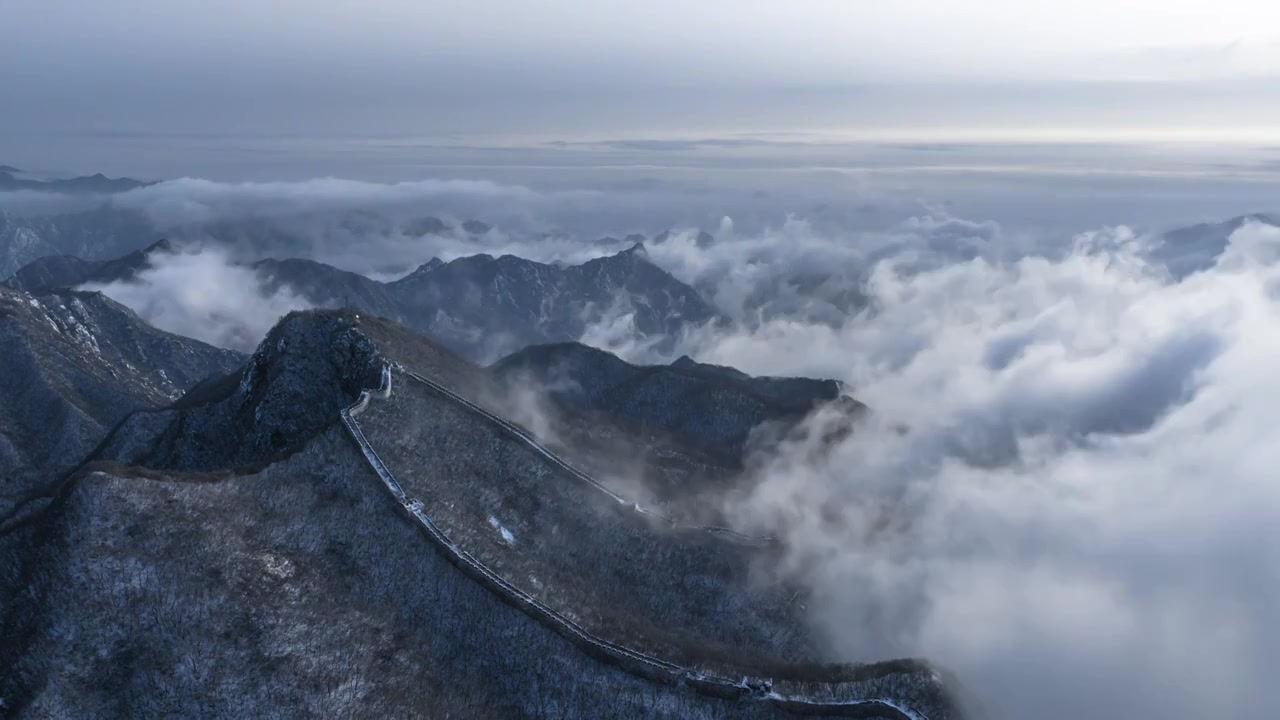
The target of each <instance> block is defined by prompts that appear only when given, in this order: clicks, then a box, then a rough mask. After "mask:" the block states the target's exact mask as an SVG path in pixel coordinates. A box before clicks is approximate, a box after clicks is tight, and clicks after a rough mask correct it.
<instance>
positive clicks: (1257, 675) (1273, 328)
mask: <svg viewBox="0 0 1280 720" xmlns="http://www.w3.org/2000/svg"><path fill="white" fill-rule="evenodd" d="M183 182H184V183H185V184H182V185H179V186H174V185H172V184H169V183H166V184H162V185H159V186H155V187H154V188H148V189H146V190H145V191H138V192H137V193H130V194H128V195H127V196H123V197H127V198H128V199H127V200H126V202H127V203H133V204H134V205H133V207H138V208H140V209H143V210H145V211H146V212H148V213H150V214H151V215H152V216H153V217H154V218H156V219H157V220H159V221H161V222H168V223H169V224H170V227H172V228H174V229H175V230H178V229H183V228H187V229H191V228H199V227H202V226H207V225H208V224H209V223H211V222H212V223H215V224H216V223H218V222H230V221H235V220H237V219H240V220H244V219H253V218H258V219H261V220H264V221H267V222H279V223H284V224H285V226H287V227H289V228H292V229H291V230H290V232H292V233H293V235H291V237H294V238H306V239H308V243H307V244H302V245H298V246H296V247H297V248H298V249H299V250H298V252H296V253H292V254H298V255H303V256H309V257H313V258H315V259H319V260H322V261H327V262H332V263H334V264H337V265H339V266H341V267H345V268H347V269H352V270H357V271H359V272H364V273H366V274H369V275H371V276H374V277H380V278H382V277H390V276H394V275H395V274H397V273H399V272H404V271H405V270H406V269H407V268H406V267H405V265H406V264H416V263H419V262H425V261H426V260H427V259H429V258H430V257H436V256H439V257H443V258H444V259H450V258H453V257H459V256H462V255H469V254H473V253H477V252H488V253H490V254H502V253H504V252H510V253H514V254H518V255H522V256H525V257H530V258H534V259H538V260H543V261H562V262H581V261H583V260H586V259H588V258H590V257H596V256H599V255H603V254H607V253H612V252H615V251H617V250H620V249H623V248H624V247H626V246H627V245H628V244H629V242H631V241H630V240H628V239H626V238H625V237H624V233H623V232H621V231H620V230H619V231H616V232H614V233H613V239H606V240H599V235H597V234H595V232H594V230H593V229H588V230H582V229H580V228H577V227H576V226H574V229H575V230H577V232H564V233H551V234H549V235H546V236H540V235H539V234H538V232H537V229H538V227H541V228H543V229H547V230H554V229H556V227H555V226H554V225H549V224H547V222H546V218H548V217H559V218H563V219H565V220H566V221H567V222H571V221H572V220H573V219H574V218H576V217H580V215H579V213H586V212H589V210H590V207H591V205H592V203H597V204H598V205H599V207H601V208H603V209H604V211H606V212H612V211H614V210H616V209H618V208H620V207H622V201H621V200H620V199H619V197H618V196H617V195H616V194H611V193H604V194H594V195H593V194H591V193H583V194H575V193H565V194H562V195H556V194H554V193H550V194H548V193H543V192H538V191H532V190H521V189H515V188H510V187H506V186H499V185H484V184H480V185H468V184H463V185H458V184H450V183H443V184H430V185H416V186H413V187H404V188H400V189H398V190H391V191H388V190H387V186H373V189H369V190H368V193H369V194H368V196H367V197H361V198H360V199H359V201H349V200H348V199H344V198H345V196H346V195H347V193H350V192H354V193H355V195H356V196H359V195H360V193H361V192H363V191H362V190H360V188H358V187H357V188H353V187H352V186H350V185H348V184H346V183H345V182H344V181H316V183H315V184H312V185H308V186H307V187H306V189H305V191H303V190H300V189H299V188H297V187H294V186H287V185H280V186H274V185H272V186H248V187H240V189H236V187H234V186H220V185H215V184H202V182H201V181H183ZM166 186H168V187H166ZM295 192H297V193H300V196H299V197H297V198H293V199H291V198H290V195H291V194H292V193H295ZM397 193H401V194H403V197H400V196H398V195H397ZM432 193H444V194H448V193H454V194H455V195H457V197H452V198H451V199H450V203H452V205H451V207H452V208H454V209H453V210H451V211H449V212H441V211H439V210H437V208H439V207H440V205H438V204H435V203H434V201H433V200H432V198H433V197H436V196H434V195H432ZM463 196H466V197H467V198H470V199H466V200H460V199H459V198H461V197H463ZM652 200H653V198H652V197H645V198H643V199H642V200H637V206H638V207H639V206H642V205H644V204H645V203H648V202H651V201H652ZM486 202H489V203H491V206H490V207H488V208H486V207H485V203H486ZM469 203H470V204H469ZM499 206H501V207H503V208H505V210H502V211H495V210H494V208H495V207H499ZM708 206H711V207H715V204H714V203H708ZM371 207H372V208H373V210H375V212H373V213H372V214H369V213H367V212H363V211H368V210H370V208H371ZM566 207H568V208H570V209H569V210H566V209H565V208H566ZM317 214H318V215H317ZM423 214H432V215H439V216H441V217H443V218H444V219H446V220H448V221H449V223H450V224H451V225H452V226H453V228H452V229H450V230H448V231H442V232H439V233H426V234H423V235H421V236H411V235H409V234H406V233H405V232H403V227H404V226H405V223H407V222H410V221H412V220H413V219H414V218H417V217H421V216H422V215H423ZM321 215H322V216H324V217H323V218H321V219H319V220H316V219H315V218H317V217H319V216H321ZM678 215H679V213H678V212H673V213H671V214H670V215H668V216H667V217H676V216H678ZM872 216H874V217H875V222H868V223H867V224H865V225H859V224H857V223H851V224H848V225H846V226H842V227H836V226H832V225H831V224H828V223H824V222H818V223H815V222H812V221H811V220H810V218H809V217H808V216H805V215H801V214H792V215H786V214H780V215H778V216H776V217H775V219H774V220H772V221H767V222H760V221H755V222H751V223H741V222H739V221H738V219H737V218H736V217H735V216H734V214H733V213H732V212H720V213H716V214H715V215H714V217H713V218H712V219H706V220H704V221H701V222H698V223H697V224H685V225H680V224H679V223H673V224H675V227H676V231H675V232H674V233H672V234H671V235H669V236H667V237H665V238H664V239H663V240H662V241H661V242H658V241H655V240H654V239H653V238H652V235H653V234H654V233H655V232H657V230H658V229H660V228H662V227H663V226H664V224H665V223H666V221H665V220H663V221H662V223H661V224H660V223H658V222H655V223H654V225H655V226H656V227H655V226H649V227H644V228H637V229H638V230H642V231H645V232H646V233H647V234H648V235H650V238H649V240H648V242H647V243H646V246H647V253H648V256H649V258H651V259H652V261H653V262H655V263H656V264H658V265H659V266H661V267H663V268H665V269H667V270H669V271H670V272H672V273H673V274H674V275H676V276H677V277H679V278H680V279H682V280H684V281H686V282H688V283H690V284H692V285H694V286H696V287H697V288H699V290H701V291H702V292H703V293H704V295H705V296H706V297H707V298H709V299H711V300H713V301H714V302H715V304H717V305H718V306H719V307H720V309H721V310H722V311H724V312H725V313H726V314H728V315H729V316H731V317H733V318H734V319H736V320H737V321H738V322H737V323H736V324H735V326H734V329H731V330H726V329H724V328H722V327H721V328H709V329H705V330H704V331H702V332H699V333H694V334H692V335H690V336H689V337H686V338H683V339H682V341H681V342H680V343H679V345H678V347H676V348H675V349H674V350H667V349H662V350H659V347H660V346H659V345H658V344H657V343H654V342H652V339H650V340H648V341H638V340H637V339H636V337H635V331H634V327H633V326H632V325H631V324H630V322H629V320H630V319H629V317H628V316H627V313H626V310H625V307H621V306H620V307H619V308H618V309H617V312H613V313H606V316H605V318H604V320H603V321H602V322H601V323H599V324H597V325H595V326H593V327H592V328H590V329H589V331H588V332H587V333H586V334H585V335H584V337H583V338H582V339H583V340H584V341H585V342H588V343H589V344H594V345H597V346H601V347H606V348H608V349H611V350H614V351H616V352H619V353H620V354H623V355H624V356H626V357H628V359H632V360H646V359H647V360H655V361H670V360H671V359H673V357H675V356H676V355H678V354H681V353H688V354H691V355H692V356H694V357H695V358H697V359H698V360H700V361H703V362H713V363H718V364H726V365H732V366H735V367H738V368H740V369H742V370H745V371H747V372H751V373H753V374H776V375H810V376H814V377H834V378H838V379H840V380H843V381H846V382H848V383H850V385H851V386H852V387H853V388H854V391H853V392H854V395H855V396H856V397H857V398H858V399H859V400H862V401H863V402H865V403H867V404H868V405H869V406H870V407H871V408H872V409H873V411H874V413H873V414H872V415H871V416H870V418H869V419H868V420H867V421H866V424H865V426H863V427H862V428H861V429H860V430H859V431H858V432H856V433H855V434H854V435H853V436H852V437H850V438H849V439H848V440H846V441H843V442H841V443H840V444H838V445H836V446H834V447H830V448H813V447H806V446H803V445H797V446H794V447H792V448H790V451H788V452H784V453H782V454H780V455H777V456H774V457H772V458H768V459H764V460H762V462H763V465H762V469H761V471H760V475H759V477H758V478H756V482H755V483H754V484H752V485H751V486H750V490H749V491H746V492H744V493H743V494H741V495H740V496H738V497H734V498H732V499H730V500H729V501H728V511H729V512H730V513H731V515H732V516H733V517H735V518H736V519H737V521H738V522H739V523H740V524H742V525H743V526H746V527H750V528H751V529H755V530H767V531H772V532H776V533H778V534H779V535H780V536H782V537H784V538H785V539H786V541H787V544H788V547H789V549H790V552H789V554H788V556H787V558H786V562H785V563H783V565H782V566H781V567H780V568H778V571H779V572H781V573H783V574H785V575H787V576H788V577H790V578H792V579H794V580H798V581H800V582H802V583H803V584H804V585H805V586H806V587H808V588H809V590H810V592H809V593H808V594H807V596H806V597H804V599H803V602H804V603H805V605H806V607H807V608H808V609H809V610H810V611H811V612H812V616H813V622H814V623H815V626H816V627H817V628H819V629H820V630H821V634H822V636H823V637H828V638H830V639H831V648H830V649H831V652H832V654H833V656H834V657H837V658H841V659H846V660H868V659H877V658H883V657H886V656H898V655H921V656H926V657H929V658H930V659H932V660H934V661H936V662H938V663H940V664H942V665H943V666H946V667H948V668H950V669H952V670H954V671H955V672H956V673H957V674H958V676H959V678H960V679H961V681H962V682H963V684H965V685H966V686H967V687H968V688H970V689H971V690H972V691H973V693H974V694H975V695H976V696H977V697H978V698H979V699H980V700H981V701H982V702H983V703H984V704H985V705H987V706H988V708H989V709H990V710H991V711H992V714H993V716H994V717H998V718H1043V719H1044V720H1067V718H1078V717H1108V718H1110V717H1115V718H1122V717H1144V718H1145V717H1163V718H1174V719H1183V718H1185V719H1187V720H1190V719H1192V718H1204V717H1236V716H1244V717H1250V716H1257V717H1270V716H1274V715H1276V714H1277V713H1278V712H1280V692H1277V691H1276V690H1275V689H1274V687H1273V683H1271V682H1270V679H1269V676H1268V673H1269V670H1270V668H1271V667H1273V666H1274V665H1275V664H1277V663H1278V662H1280V631H1277V630H1276V629H1275V628H1280V611H1277V610H1276V608H1278V607H1280V557H1277V553H1278V551H1277V550H1276V549H1275V548H1277V547H1280V538H1278V537H1277V536H1276V535H1277V531H1276V530H1275V528H1276V527H1280V490H1278V489H1277V486H1276V484H1275V482H1274V477H1275V468H1276V467H1280V449H1277V448H1280V445H1277V444H1276V443H1275V438H1274V437H1273V435H1274V427H1275V421H1276V419H1277V415H1276V410H1275V408H1277V407H1280V381H1277V380H1276V379H1275V373H1274V371H1273V370H1272V366H1273V365H1274V359H1275V358H1277V357H1280V305H1278V303H1280V264H1278V263H1277V260H1278V259H1280V230H1277V229H1276V228H1274V227H1269V226H1266V225H1258V224H1246V225H1244V226H1243V227H1241V228H1240V229H1239V230H1238V231H1236V232H1235V233H1234V234H1233V235H1232V236H1231V239H1230V242H1229V244H1228V245H1227V248H1226V251H1225V252H1223V253H1222V254H1221V255H1220V256H1218V257H1217V258H1216V259H1213V255H1214V254H1215V253H1216V247H1211V248H1209V249H1210V252H1207V253H1206V254H1205V255H1204V257H1203V259H1202V261H1198V263H1197V264H1196V265H1195V266H1196V267H1202V268H1204V269H1202V270H1200V271H1198V272H1193V273H1191V274H1189V275H1187V276H1186V277H1183V278H1181V279H1180V280H1179V279H1175V278H1173V277H1171V276H1170V275H1169V273H1168V272H1167V271H1166V268H1164V267H1162V266H1160V265H1159V264H1157V263H1153V262H1152V261H1151V260H1150V257H1151V256H1150V250H1151V248H1152V246H1153V244H1154V243H1156V242H1158V240H1157V239H1156V238H1155V237H1154V236H1151V235H1149V234H1147V233H1144V232H1135V231H1132V230H1130V229H1128V228H1125V227H1118V228H1109V229H1105V230H1100V231H1095V232H1088V233H1084V234H1081V235H1075V236H1073V235H1072V234H1070V233H1061V232H1060V231H1057V230H1046V231H1045V232H1043V233H1039V234H1037V233H1027V232H1024V231H1018V232H1015V231H1012V230H1010V229H1009V228H1008V227H1007V226H1003V225H1001V224H998V223H995V222H990V221H983V220H976V221H975V220H971V219H968V218H965V217H961V216H959V215H958V214H957V213H956V212H954V210H952V209H950V208H947V207H942V206H920V205H917V206H915V208H914V211H913V212H911V213H906V214H901V213H898V212H897V211H895V212H894V213H881V214H877V213H874V212H870V213H868V217H872ZM468 217H475V218H479V219H483V220H486V221H493V223H494V227H492V228H487V229H482V230H481V231H479V232H471V233H467V232H459V231H458V230H457V227H458V225H460V223H461V222H462V221H463V220H465V219H467V218H468ZM623 217H626V215H625V213H623V214H619V215H617V216H614V217H613V220H611V222H614V223H615V224H614V225H612V226H611V227H614V228H615V229H625V228H626V227H628V226H626V225H619V224H616V223H619V222H621V221H620V220H618V218H623ZM166 218H167V219H166ZM335 218H337V220H335ZM1219 219H1225V217H1224V218H1219ZM306 222H315V223H316V225H315V226H314V228H316V229H315V232H304V231H300V230H298V229H297V228H300V227H305V223H306ZM202 224H203V225H202ZM587 227H592V226H587ZM388 228H389V229H388ZM699 229H701V230H706V231H708V232H710V233H711V234H713V235H714V236H715V240H714V242H708V241H707V240H706V239H705V238H700V237H699V234H698V232H699ZM192 235H193V236H195V237H198V235H199V234H198V233H192ZM244 239H245V242H246V243H248V244H249V245H252V243H253V242H256V241H257V239H258V238H257V237H256V236H252V235H246V236H245V238H244ZM218 247H222V248H224V249H223V250H218V249H216V248H218ZM281 247H291V246H289V245H287V244H284V245H281ZM243 251H244V247H238V246H236V245H235V243H234V242H233V243H231V244H229V245H227V244H223V245H216V244H206V247H205V249H204V251H203V252H202V253H200V254H177V255H173V256H162V257H160V258H158V259H157V260H156V261H155V264H154V265H155V266H154V267H153V268H152V269H150V270H147V271H144V272H143V273H142V274H141V275H139V277H138V279H137V280H136V281H133V282H130V283H116V284H113V285H111V286H108V287H106V288H103V290H104V292H106V293H107V294H108V295H111V296H112V297H115V298H116V299H118V300H120V301H122V302H124V303H125V304H127V305H130V306H131V307H133V308H135V309H136V310H138V311H139V312H140V313H141V314H142V315H143V316H144V317H146V318H147V319H149V320H151V321H152V322H154V323H156V324H157V325H159V326H160V327H162V328H164V329H168V330H173V331H175V332H181V333H184V334H189V335H192V336H194V337H198V338H201V339H205V340H207V341H210V342H213V343H215V344H219V345H223V346H229V347H237V348H240V349H248V348H251V347H252V345H253V344H254V343H255V342H256V341H257V339H258V338H259V337H261V335H262V334H264V333H265V331H266V329H267V328H268V327H269V326H270V325H271V324H272V323H273V322H274V321H275V319H276V317H278V316H279V315H280V314H282V313H284V312H286V311H288V310H291V309H295V308H299V307H305V306H306V305H307V303H306V301H304V300H303V299H300V298H298V297H296V296H294V295H293V294H292V293H290V292H289V291H287V290H285V291H282V292H280V293H278V294H274V295H264V294H263V293H262V292H261V291H260V290H259V284H258V279H257V277H256V275H255V274H254V273H253V271H252V270H250V269H247V268H246V267H244V266H243V265H240V264H237V263H238V262H240V261H242V260H243V259H245V258H244V256H243ZM530 407H532V408H534V409H533V410H531V413H532V414H531V417H532V418H536V416H537V411H536V406H534V405H530ZM814 436H815V437H821V436H822V434H821V433H816V434H814Z"/></svg>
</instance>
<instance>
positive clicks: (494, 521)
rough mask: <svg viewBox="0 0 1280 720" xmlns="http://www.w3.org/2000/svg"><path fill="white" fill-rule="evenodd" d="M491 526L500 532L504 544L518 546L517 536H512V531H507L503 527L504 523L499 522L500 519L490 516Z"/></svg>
mask: <svg viewBox="0 0 1280 720" xmlns="http://www.w3.org/2000/svg"><path fill="white" fill-rule="evenodd" d="M489 525H490V526H491V527H493V529H494V530H497V531H498V534H499V535H501V536H502V541H503V542H505V543H506V544H508V545H515V544H516V536H515V535H512V534H511V531H510V530H508V529H506V528H505V527H503V526H502V523H500V522H498V518H496V517H494V516H492V515H490V516H489Z"/></svg>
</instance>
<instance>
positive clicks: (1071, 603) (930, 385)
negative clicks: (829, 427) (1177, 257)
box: [683, 224, 1280, 720]
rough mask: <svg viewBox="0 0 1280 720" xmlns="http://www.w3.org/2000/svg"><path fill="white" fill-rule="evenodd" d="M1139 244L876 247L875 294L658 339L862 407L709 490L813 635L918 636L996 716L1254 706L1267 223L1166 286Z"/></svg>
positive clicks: (1266, 492)
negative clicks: (738, 489)
mask: <svg viewBox="0 0 1280 720" xmlns="http://www.w3.org/2000/svg"><path fill="white" fill-rule="evenodd" d="M1142 245H1143V243H1142V241H1141V239H1140V238H1136V237H1135V236H1134V235H1133V234H1132V233H1131V232H1129V231H1127V230H1125V229H1123V228H1122V229H1118V230H1111V231H1106V232H1100V233H1093V234H1089V235H1086V236H1082V237H1081V238H1079V239H1078V241H1077V243H1076V244H1075V246H1074V247H1073V248H1072V250H1071V251H1070V252H1068V253H1066V254H1064V255H1063V256H1062V257H1059V258H1053V259H1051V258H1046V257H1038V256H1029V257H1023V258H1021V259H1017V260H1014V261H995V260H989V259H987V258H984V257H975V258H973V259H969V260H962V261H959V262H955V263H951V264H947V265H943V266H940V267H935V268H929V269H925V270H923V271H918V270H917V269H915V268H904V264H903V261H902V260H901V259H898V258H891V259H885V260H882V261H880V262H879V263H877V264H876V266H875V267H874V269H873V271H872V272H871V273H870V276H869V282H868V285H867V291H868V294H869V295H870V296H872V297H873V298H874V302H875V311H874V312H868V313H863V314H860V315H857V316H854V317H851V318H849V319H847V321H846V322H844V323H842V324H840V325H838V326H832V325H829V324H817V323H809V322H802V321H796V320H793V319H777V320H773V321H770V322H766V323H764V324H762V325H761V326H759V327H757V328H754V329H752V330H750V331H747V332H736V333H720V334H715V335H708V336H704V337H701V338H693V339H690V341H689V342H688V344H687V346H686V347H685V348H683V349H684V350H687V351H693V352H695V356H696V357H698V358H699V359H700V360H703V361H709V362H716V363H724V364H731V365H735V366H737V367H740V368H743V369H745V370H747V371H750V372H755V373H795V372H808V373H813V374H816V375H831V376H835V377H839V378H841V379H844V380H847V381H849V382H851V383H852V384H853V386H854V387H855V388H856V389H855V393H854V394H855V395H856V396H857V397H858V398H859V399H861V400H863V401H865V402H867V403H868V404H869V405H870V406H871V407H872V408H873V409H874V411H875V412H874V414H873V416H872V417H871V419H870V420H868V421H867V424H866V425H865V426H864V427H862V428H861V429H860V430H859V431H858V432H856V433H854V435H853V436H851V437H850V438H849V439H848V440H847V441H845V442H843V443H841V444H839V445H838V446H836V447H834V448H826V449H819V448H814V447H807V446H804V445H803V444H798V445H794V446H792V447H791V448H790V450H789V451H788V452H784V453H782V454H781V455H778V456H775V457H773V458H771V459H768V460H766V461H764V462H765V466H764V468H763V469H762V471H761V473H760V476H759V478H758V481H757V483H756V484H755V485H753V486H752V488H751V489H750V491H748V492H746V493H744V494H743V495H742V496H741V497H737V498H734V499H733V500H732V501H731V502H730V503H729V509H730V512H731V513H733V514H734V516H735V517H736V518H737V520H738V521H739V522H740V523H742V524H743V525H745V526H747V527H750V528H752V529H757V530H767V531H771V532H776V533H778V534H779V535H780V536H782V537H783V538H785V540H786V543H787V546H788V548H789V553H788V555H787V558H786V560H785V562H784V563H783V564H782V565H781V567H780V568H778V572H780V573H783V574H784V575H786V576H788V577H790V578H791V579H793V580H799V581H800V582H802V583H804V584H805V585H806V586H807V587H808V588H809V590H810V592H809V593H808V597H806V598H805V603H806V605H807V607H808V609H809V610H810V611H811V612H812V618H813V622H814V623H815V626H816V627H817V628H819V629H820V630H821V631H822V632H821V635H822V636H824V637H828V638H830V639H831V651H832V653H833V654H834V655H835V656H836V657H839V658H842V659H846V660H870V659H874V658H881V657H885V656H896V655H923V656H927V657H929V658H931V659H933V660H934V661H936V662H938V663H940V664H942V665H944V666H947V667H949V668H951V669H953V670H955V671H957V672H958V673H959V675H960V677H961V678H962V679H963V681H964V683H965V684H966V685H967V686H968V687H969V688H970V689H971V690H972V691H973V692H974V693H975V694H976V695H977V697H978V698H980V700H981V701H982V702H984V703H985V704H986V705H987V706H988V709H989V710H990V711H991V712H992V714H993V715H994V716H995V717H999V718H1028V717H1035V718H1043V719H1045V720H1059V719H1061V720H1067V719H1068V718H1078V717H1106V718H1112V717H1114V718H1125V717H1164V718H1187V719H1191V718H1206V717H1270V716H1274V715H1276V714H1277V712H1280V692H1277V691H1276V689H1275V686H1274V682H1273V681H1272V679H1271V677H1270V675H1271V668H1273V667H1275V665H1276V664H1277V663H1278V662H1280V630H1278V629H1277V628H1280V622H1278V621H1280V610H1278V609H1277V608H1280V550H1277V548H1278V547H1280V542H1278V541H1280V537H1277V533H1278V531H1277V529H1276V528H1277V527H1280V524H1278V522H1277V521H1280V485H1277V484H1276V482H1275V468H1276V467H1277V466H1280V465H1278V463H1280V444H1277V443H1276V442H1275V437H1274V432H1275V431H1274V428H1275V420H1276V408H1277V407H1280V405H1278V404H1277V403H1278V402H1280V380H1277V378H1276V375H1275V373H1274V370H1273V366H1274V358H1276V357H1280V355H1278V353H1280V304H1278V301H1280V264H1277V260H1278V259H1280V229H1277V228H1274V227H1269V226H1265V225H1257V224H1248V225H1245V226H1244V227H1242V228H1241V229H1239V230H1238V231H1236V232H1235V233H1234V234H1233V235H1232V237H1231V240H1230V243H1229V245H1228V247H1227V250H1226V252H1224V253H1223V255H1222V256H1221V257H1219V258H1218V260H1217V262H1216V264H1214V265H1213V266H1212V267H1210V268H1209V269H1207V270H1205V271H1202V272H1200V273H1196V274H1193V275H1191V276H1189V277H1187V278H1185V279H1183V280H1182V281H1181V282H1173V281H1172V280H1170V279H1169V278H1168V276H1167V274H1166V273H1164V272H1163V271H1162V270H1161V269H1160V268H1155V267H1152V266H1150V265H1148V264H1147V262H1145V260H1144V259H1143V255H1142V253H1141V250H1142ZM797 348H803V349H804V350H803V352H797ZM815 458H824V459H821V460H815Z"/></svg>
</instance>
